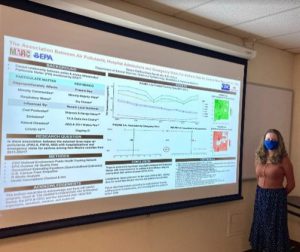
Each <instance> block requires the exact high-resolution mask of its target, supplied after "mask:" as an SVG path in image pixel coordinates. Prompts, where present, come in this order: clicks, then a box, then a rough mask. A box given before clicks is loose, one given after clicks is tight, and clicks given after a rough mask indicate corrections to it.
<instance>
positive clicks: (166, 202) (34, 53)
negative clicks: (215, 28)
mask: <svg viewBox="0 0 300 252" xmlns="http://www.w3.org/2000/svg"><path fill="white" fill-rule="evenodd" d="M30 6H35V8H34V9H35V12H39V11H38V10H39V9H40V10H43V11H44V10H47V14H48V15H47V16H45V15H39V14H38V13H33V12H32V11H31V10H30V9H28V10H26V11H25V10H21V9H19V8H12V7H8V6H1V5H0V8H1V9H0V13H1V16H0V18H1V20H0V25H1V27H0V31H1V38H2V39H1V58H2V60H1V63H3V65H2V66H1V79H2V102H1V106H2V109H1V111H2V115H1V119H2V120H1V127H2V131H1V170H0V175H1V182H0V225H1V226H0V237H8V236H12V235H18V234H23V233H30V232H36V231H40V230H47V229H53V228H59V227H63V226H70V225H78V224H83V223H90V222H94V221H102V220H107V219H114V218H121V217H126V216H134V215H141V214H149V213H154V212H159V211H166V210H171V209H178V208H183V207H190V206H197V205H202V204H206V203H214V202H219V201H228V200H235V199H240V198H241V190H240V186H241V185H240V176H241V174H240V171H241V167H240V164H241V155H242V148H241V146H242V122H243V104H244V79H245V72H246V65H247V62H246V60H243V59H240V58H235V57H232V56H226V55H222V54H219V53H214V52H211V51H207V50H204V49H201V48H197V47H194V46H189V45H186V44H182V43H179V42H175V41H169V40H167V39H163V38H158V37H155V36H151V35H147V34H143V33H140V32H136V31H132V30H129V29H125V28H121V27H116V26H113V25H109V24H105V23H102V22H100V21H96V20H92V19H87V18H84V17H80V16H77V15H75V14H68V13H65V12H63V11H58V10H55V11H54V10H53V9H51V8H48V7H47V8H46V7H43V6H40V5H35V4H32V3H31V4H28V5H27V7H28V8H29V7H30ZM36 6H38V7H39V8H36ZM43 14H44V12H43ZM56 15H57V16H62V17H64V18H65V19H66V20H67V19H68V18H69V19H70V20H68V21H72V22H67V21H65V20H59V19H57V18H56V17H57V16H56ZM53 17H55V18H53ZM87 21H88V22H87ZM81 22H82V23H85V24H87V23H89V24H92V25H91V26H92V27H87V26H86V25H85V26H84V25H80V23H81ZM103 27H104V28H103ZM110 30H111V31H112V32H110ZM124 33H126V34H127V36H124Z"/></svg>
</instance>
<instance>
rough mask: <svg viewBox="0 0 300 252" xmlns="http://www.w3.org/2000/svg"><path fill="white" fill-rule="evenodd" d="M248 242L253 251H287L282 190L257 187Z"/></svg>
mask: <svg viewBox="0 0 300 252" xmlns="http://www.w3.org/2000/svg"><path fill="white" fill-rule="evenodd" d="M249 241H250V244H251V247H252V249H253V250H255V251H264V252H286V251H289V232H288V226H287V193H286V190H285V189H284V188H280V189H265V188H261V187H259V186H257V188H256V198H255V204H254V215H253V223H252V227H251V232H250V238H249Z"/></svg>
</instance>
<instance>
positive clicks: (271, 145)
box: [264, 140, 278, 150]
mask: <svg viewBox="0 0 300 252" xmlns="http://www.w3.org/2000/svg"><path fill="white" fill-rule="evenodd" d="M264 146H265V148H266V149H267V150H275V149H277V148H278V141H274V140H265V141H264Z"/></svg>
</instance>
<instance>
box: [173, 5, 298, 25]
mask: <svg viewBox="0 0 300 252" xmlns="http://www.w3.org/2000/svg"><path fill="white" fill-rule="evenodd" d="M296 7H300V1H295V0H253V1H249V0H240V1H238V0H215V1H210V2H208V3H206V4H203V5H201V6H199V7H197V8H193V9H191V10H189V11H188V12H181V13H178V14H177V15H176V16H177V17H180V18H182V19H186V20H188V21H193V22H197V23H199V24H202V25H206V26H208V27H210V28H214V29H220V28H222V27H226V26H231V25H236V24H241V23H244V22H247V21H250V20H255V19H258V18H261V17H266V16H269V15H273V14H275V13H281V12H283V11H287V10H290V9H293V8H296ZM196 16H199V18H196ZM208 20H211V21H214V23H210V22H208Z"/></svg>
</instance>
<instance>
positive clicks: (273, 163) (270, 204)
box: [249, 129, 295, 252]
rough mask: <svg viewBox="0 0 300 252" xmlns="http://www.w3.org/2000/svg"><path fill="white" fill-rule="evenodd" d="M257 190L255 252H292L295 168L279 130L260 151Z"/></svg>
mask: <svg viewBox="0 0 300 252" xmlns="http://www.w3.org/2000/svg"><path fill="white" fill-rule="evenodd" d="M256 176H257V188H256V198H255V204H254V216H253V223H252V227H251V233H250V238H249V240H250V244H251V246H252V249H254V250H255V251H264V252H285V251H288V250H289V233H288V227H287V194H289V193H290V192H291V191H292V190H293V189H294V187H295V179H294V173H293V165H292V163H291V161H290V159H289V157H288V155H287V152H286V149H285V145H284V141H283V138H282V136H281V134H280V132H279V131H278V130H275V129H269V130H268V131H267V132H266V133H265V135H264V137H263V139H262V141H261V143H260V145H259V147H258V149H257V151H256Z"/></svg>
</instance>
